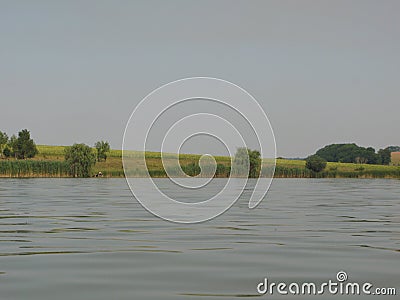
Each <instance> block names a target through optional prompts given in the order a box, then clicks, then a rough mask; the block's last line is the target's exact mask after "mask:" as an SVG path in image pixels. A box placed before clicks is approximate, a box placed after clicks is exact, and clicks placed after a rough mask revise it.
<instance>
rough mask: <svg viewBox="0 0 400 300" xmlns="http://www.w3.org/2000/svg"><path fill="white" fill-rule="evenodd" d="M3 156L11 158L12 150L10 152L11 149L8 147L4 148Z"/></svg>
mask: <svg viewBox="0 0 400 300" xmlns="http://www.w3.org/2000/svg"><path fill="white" fill-rule="evenodd" d="M3 155H4V156H5V157H6V158H9V157H10V156H11V150H10V148H8V146H6V147H5V148H4V150H3Z"/></svg>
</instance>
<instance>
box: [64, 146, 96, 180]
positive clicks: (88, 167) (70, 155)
mask: <svg viewBox="0 0 400 300" xmlns="http://www.w3.org/2000/svg"><path fill="white" fill-rule="evenodd" d="M65 161H66V163H67V166H68V170H69V174H70V175H71V176H72V177H90V176H91V172H92V167H93V166H94V165H95V163H96V156H95V154H94V153H93V151H92V148H90V147H89V146H87V145H85V144H74V145H72V146H71V147H67V148H65Z"/></svg>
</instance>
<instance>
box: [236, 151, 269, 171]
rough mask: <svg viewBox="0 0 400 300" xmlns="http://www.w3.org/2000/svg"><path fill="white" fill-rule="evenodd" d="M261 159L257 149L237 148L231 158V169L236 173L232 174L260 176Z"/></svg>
mask: <svg viewBox="0 0 400 300" xmlns="http://www.w3.org/2000/svg"><path fill="white" fill-rule="evenodd" d="M261 161H262V160H261V154H260V152H259V151H257V150H250V149H247V148H238V149H237V151H236V154H235V158H234V160H233V163H234V168H233V169H234V170H235V172H236V173H237V174H233V175H237V176H246V177H247V176H248V177H249V178H257V177H259V176H260V170H261Z"/></svg>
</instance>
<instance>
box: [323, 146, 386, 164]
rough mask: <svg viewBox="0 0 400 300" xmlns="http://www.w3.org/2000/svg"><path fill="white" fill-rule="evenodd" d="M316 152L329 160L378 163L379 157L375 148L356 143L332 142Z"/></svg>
mask: <svg viewBox="0 0 400 300" xmlns="http://www.w3.org/2000/svg"><path fill="white" fill-rule="evenodd" d="M316 154H317V155H318V156H320V157H322V158H324V159H325V160H327V161H330V162H342V163H360V164H363V163H364V164H365V163H366V164H376V163H377V162H378V159H379V157H378V155H377V154H376V153H375V149H374V148H372V147H368V148H364V147H360V146H357V145H356V144H332V145H328V146H325V147H324V148H322V149H319V150H318V151H317V153H316Z"/></svg>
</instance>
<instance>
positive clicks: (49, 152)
mask: <svg viewBox="0 0 400 300" xmlns="http://www.w3.org/2000/svg"><path fill="white" fill-rule="evenodd" d="M37 148H38V150H39V154H38V155H37V156H36V157H35V158H33V159H26V160H15V159H0V178H70V177H71V176H69V175H68V174H67V172H66V170H65V168H64V148H65V147H64V146H46V145H38V146H37ZM172 156H175V155H173V154H172ZM172 156H171V157H172ZM200 156H201V155H195V154H181V155H179V161H180V164H181V166H182V168H183V169H184V170H185V168H189V167H190V166H193V165H196V164H197V163H198V161H199V158H200ZM145 157H146V162H147V165H148V169H149V173H150V176H151V177H154V178H166V177H167V175H166V173H165V170H164V168H163V166H162V161H161V153H159V152H146V154H145ZM175 157H176V156H175ZM215 159H216V162H217V164H218V169H217V175H216V177H220V178H226V177H228V175H229V170H230V157H226V156H217V157H215ZM167 160H168V155H167ZM263 163H264V164H268V160H264V162H263ZM92 172H93V175H94V174H96V173H98V172H102V174H103V175H104V177H109V178H122V177H125V174H124V170H123V166H122V151H121V150H111V151H110V153H109V155H108V158H107V160H106V161H105V162H104V161H102V162H98V163H96V165H95V166H94V168H93V171H92ZM132 177H143V176H140V175H138V176H132ZM274 177H275V178H387V179H400V167H399V166H383V165H368V164H350V163H331V162H329V163H328V165H327V167H326V169H325V170H324V171H322V172H320V173H313V172H311V171H310V170H308V169H306V168H305V161H303V160H287V159H277V160H276V169H275V175H274Z"/></svg>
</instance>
